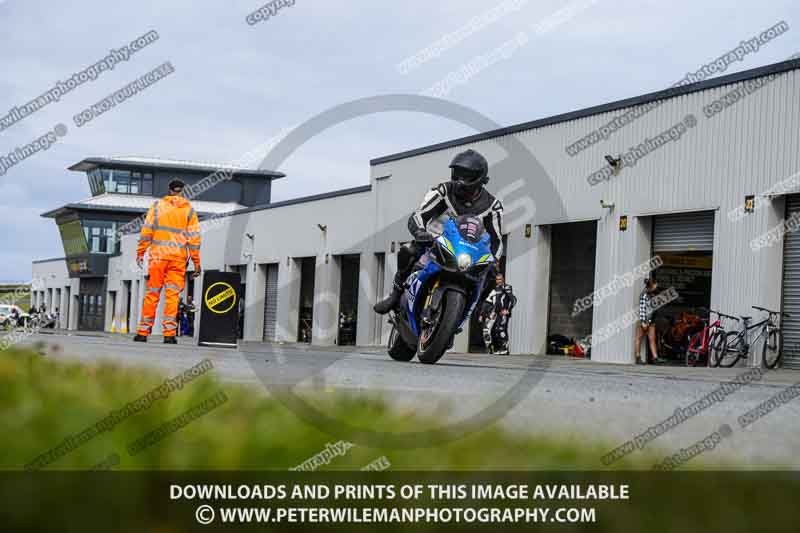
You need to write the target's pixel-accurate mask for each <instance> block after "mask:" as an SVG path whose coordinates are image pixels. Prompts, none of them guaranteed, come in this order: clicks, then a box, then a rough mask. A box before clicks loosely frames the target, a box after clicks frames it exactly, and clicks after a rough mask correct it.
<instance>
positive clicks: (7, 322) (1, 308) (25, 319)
mask: <svg viewBox="0 0 800 533" xmlns="http://www.w3.org/2000/svg"><path fill="white" fill-rule="evenodd" d="M14 311H16V312H17V316H18V318H17V319H16V320H15V318H14V314H15V313H14ZM30 319H31V315H29V314H28V313H26V312H25V311H23V310H22V308H21V307H20V306H18V305H10V304H0V327H3V328H9V327H12V328H13V327H16V326H17V325H26V324H28V323H29V322H30Z"/></svg>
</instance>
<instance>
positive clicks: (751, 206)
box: [744, 195, 756, 213]
mask: <svg viewBox="0 0 800 533" xmlns="http://www.w3.org/2000/svg"><path fill="white" fill-rule="evenodd" d="M755 207H756V197H755V196H753V195H750V196H745V197H744V212H745V213H752V212H753V211H755Z"/></svg>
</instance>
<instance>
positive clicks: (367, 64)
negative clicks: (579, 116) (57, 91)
mask: <svg viewBox="0 0 800 533" xmlns="http://www.w3.org/2000/svg"><path fill="white" fill-rule="evenodd" d="M279 1H280V0H279ZM288 3H290V2H287V4H288ZM263 5H265V2H260V1H253V0H216V1H211V0H194V1H188V0H185V1H184V0H169V1H165V0H161V1H142V0H140V1H137V2H120V3H116V2H113V3H112V2H107V1H99V0H97V1H95V0H70V1H69V2H63V1H55V0H51V1H45V0H0V26H1V27H2V30H1V31H0V50H2V66H3V76H2V77H1V78H0V117H2V116H4V115H6V113H8V111H9V110H10V109H11V108H12V107H14V106H16V105H22V104H24V103H26V102H28V101H30V100H31V99H33V98H35V97H36V96H38V95H39V94H41V93H42V92H44V91H46V90H48V89H49V88H50V87H52V86H53V85H54V84H55V82H56V81H58V80H66V79H67V78H69V77H71V76H72V74H73V73H76V72H78V71H80V70H82V69H85V68H86V67H88V66H89V65H92V64H94V63H96V62H97V61H99V60H100V59H102V58H103V57H104V56H106V54H108V53H109V50H110V49H112V48H114V49H118V48H120V47H122V46H123V45H125V44H127V43H129V42H130V41H131V40H133V39H135V38H136V37H138V36H140V35H142V34H144V33H146V32H148V31H150V30H155V31H157V32H158V34H159V37H160V38H159V39H158V40H157V41H156V42H155V43H153V44H151V45H150V46H148V47H146V48H145V49H143V50H141V51H139V52H137V53H136V54H134V55H132V56H131V57H130V58H129V59H128V60H127V61H125V62H121V63H120V64H118V65H117V66H116V68H114V70H112V71H110V72H104V73H102V74H101V75H100V76H99V77H98V78H97V79H96V80H95V81H88V82H86V83H84V84H82V85H80V86H78V87H76V88H75V89H74V90H72V91H71V92H70V93H69V94H67V95H65V96H64V97H63V98H62V99H61V100H60V101H59V102H55V103H52V104H50V105H48V106H47V107H45V108H44V109H41V110H39V111H38V112H36V113H35V114H33V115H31V116H29V117H27V118H25V119H24V120H22V121H20V122H19V123H16V124H14V125H13V126H11V127H9V128H8V129H6V130H5V131H3V132H1V133H0V155H6V154H8V153H9V152H11V151H13V150H14V149H15V148H16V147H17V146H21V145H25V144H27V143H30V142H31V141H32V140H34V139H36V138H38V137H40V136H42V135H43V134H45V133H46V132H48V131H52V130H53V128H54V127H55V125H57V124H59V123H62V124H65V125H67V126H68V134H67V135H66V136H65V137H63V138H61V139H60V140H59V142H58V143H56V144H55V145H53V146H52V147H51V148H50V149H49V150H47V151H43V152H41V153H38V154H35V155H34V156H32V157H31V158H29V159H27V160H25V161H22V162H21V163H19V164H17V165H16V166H14V167H12V168H11V169H9V170H8V172H7V173H6V174H5V175H4V176H0V207H1V208H2V213H3V214H2V225H1V226H0V227H1V228H2V237H3V238H2V249H0V281H27V280H29V279H30V275H31V266H30V263H31V260H33V259H41V258H50V257H61V256H63V248H62V246H61V241H60V239H59V237H58V230H57V228H56V226H55V223H54V222H53V221H52V220H50V219H43V218H41V217H40V215H41V213H43V212H45V211H47V210H50V209H53V208H55V207H58V206H61V205H63V204H65V203H68V202H71V201H77V200H81V199H84V198H87V197H88V196H89V189H88V185H87V182H86V179H85V176H84V175H83V174H78V173H73V172H69V171H67V170H66V168H67V167H68V166H70V165H72V164H73V163H75V162H77V161H79V160H81V159H83V158H85V157H90V156H110V155H116V156H121V155H140V156H153V157H165V158H177V159H189V160H200V161H220V162H225V161H232V160H236V159H238V158H240V157H241V156H242V155H243V154H245V153H247V152H248V151H250V150H251V149H252V148H253V147H255V146H257V145H259V144H261V143H263V142H264V141H265V140H267V139H269V138H271V137H273V136H274V135H276V134H277V133H278V132H279V131H281V130H282V129H284V128H286V127H289V126H292V125H295V124H298V123H300V122H302V121H304V120H306V119H308V118H310V117H312V116H314V115H315V114H317V113H319V112H321V111H324V110H326V109H328V108H330V107H332V106H335V105H337V104H340V103H343V102H346V101H349V100H352V99H356V98H362V97H368V96H374V95H378V94H388V93H420V92H422V91H425V90H426V89H428V88H429V87H431V86H433V85H434V84H436V83H437V82H439V81H440V80H442V79H444V78H445V77H446V76H447V75H448V73H450V72H453V71H457V70H458V69H460V68H461V67H462V66H463V65H465V64H467V63H469V62H470V61H472V60H473V59H475V58H476V57H478V56H481V55H484V54H489V53H491V52H492V51H493V50H496V49H498V47H501V46H503V45H504V44H506V43H510V42H511V43H513V42H515V41H512V39H515V38H516V37H517V36H519V35H520V33H521V32H524V35H525V36H526V37H527V41H525V42H524V44H522V45H514V46H511V47H507V48H506V50H507V51H509V53H507V54H506V55H507V58H502V59H501V60H499V61H497V62H496V63H494V64H493V65H491V66H490V67H488V68H486V69H485V70H483V71H481V72H480V73H478V74H476V75H475V76H474V77H472V79H470V80H469V81H468V82H467V83H466V84H462V85H458V86H454V87H452V88H451V90H450V91H449V93H448V94H447V95H446V98H447V99H450V100H453V101H456V102H458V103H461V104H464V105H467V106H470V107H471V108H473V109H476V110H478V111H480V112H482V113H484V114H485V115H487V116H489V117H490V118H492V119H493V120H494V121H496V122H497V123H499V124H502V125H508V124H514V123H518V122H524V121H529V120H533V119H537V118H542V117H547V116H550V115H554V114H558V113H563V112H566V111H572V110H576V109H580V108H584V107H588V106H592V105H596V104H601V103H605V102H609V101H613V100H618V99H621V98H625V97H630V96H636V95H639V94H643V93H647V92H651V91H655V90H658V89H663V88H666V87H668V86H669V85H671V84H672V83H674V82H675V81H677V80H678V79H680V78H681V77H682V76H683V75H685V74H686V73H687V72H688V71H693V70H695V69H697V68H698V67H700V66H701V65H703V64H704V63H706V62H708V61H711V60H713V59H715V58H716V57H718V56H719V55H721V54H723V53H725V52H727V51H729V50H731V49H732V48H734V47H735V46H736V45H737V44H739V42H740V41H741V40H744V39H748V38H750V37H752V36H755V35H757V34H758V33H760V32H761V31H762V30H764V29H766V28H768V27H770V26H772V25H774V24H776V23H777V22H779V21H782V20H783V21H786V22H787V23H788V24H789V25H790V27H791V30H790V31H789V32H788V33H785V34H784V35H782V36H780V37H778V38H777V39H775V40H774V41H772V42H770V43H769V44H768V45H766V46H764V47H763V48H762V49H761V50H760V51H759V52H758V53H755V54H749V55H748V56H747V57H745V59H744V60H743V61H742V62H739V63H735V64H734V65H732V66H731V67H730V68H729V69H728V71H727V72H726V73H730V72H736V71H739V70H745V69H749V68H753V67H757V66H760V65H765V64H769V63H774V62H777V61H781V60H784V59H786V58H787V57H788V56H790V55H792V54H794V53H796V52H798V51H800V33H799V32H800V28H798V27H796V25H800V16H798V15H800V2H797V1H796V0H758V1H756V0H739V1H737V2H730V0H725V1H723V0H711V1H697V0H694V1H693V0H677V1H670V2H664V1H663V0H637V1H634V0H572V1H567V0H529V1H526V0H500V1H496V0H484V1H480V0H439V1H431V0H404V1H402V2H397V1H392V2H389V1H383V0H348V1H347V2H337V1H332V0H295V1H294V5H291V6H289V5H286V6H284V7H281V8H280V9H279V10H278V11H277V13H276V14H275V15H273V16H271V17H270V18H269V19H268V20H264V21H261V22H259V23H257V24H255V25H249V24H248V23H247V21H246V17H247V15H248V14H250V13H252V12H253V11H255V10H256V9H258V8H259V7H261V6H263ZM498 6H500V7H498ZM493 8H496V9H498V11H495V13H500V12H505V13H506V14H505V15H504V16H500V17H499V18H498V17H495V19H496V20H494V21H492V22H490V23H488V24H485V25H484V24H483V23H481V24H480V25H483V26H484V27H481V28H480V29H478V30H477V31H474V30H464V31H462V32H460V33H457V32H459V30H460V29H462V28H465V27H468V24H469V23H470V21H471V20H472V19H473V18H474V17H480V16H481V15H482V14H485V13H487V11H489V10H492V9H493ZM483 20H485V19H483ZM454 33H455V34H457V35H458V38H457V39H454V40H456V41H460V42H457V43H453V44H451V45H450V47H449V49H447V50H444V51H442V53H441V54H440V55H439V56H438V57H434V58H431V59H430V60H429V61H427V62H425V63H424V64H422V65H419V66H417V67H416V68H413V69H412V70H411V71H410V72H407V73H406V72H405V71H404V70H403V69H400V68H398V64H399V63H400V62H402V61H403V60H404V59H406V58H408V57H410V56H413V55H414V54H417V53H418V52H420V51H421V50H423V49H424V48H426V47H427V46H429V45H431V44H433V43H435V42H437V41H438V40H440V39H442V38H443V37H445V36H446V35H449V34H454ZM165 61H169V62H171V63H172V65H173V66H174V69H175V72H174V73H173V74H171V75H169V76H168V77H166V78H165V79H163V80H161V81H159V82H158V83H156V84H155V85H153V86H152V87H150V88H148V89H147V90H145V91H143V92H142V93H140V94H138V95H136V96H135V97H133V98H132V99H130V100H128V101H126V102H124V103H122V104H120V105H119V106H117V107H115V108H113V109H111V110H110V111H108V112H107V113H105V114H103V115H102V116H100V117H97V118H95V119H94V120H93V121H92V122H91V123H89V124H87V125H84V126H83V127H81V128H78V127H76V126H75V124H74V122H73V120H72V117H73V116H74V115H75V114H77V113H78V112H80V111H81V110H83V109H85V108H86V107H88V106H89V105H91V104H93V103H96V102H97V101H99V100H100V99H102V98H104V97H105V96H107V95H108V94H110V93H112V92H114V91H115V90H117V89H119V88H121V87H123V86H124V85H126V84H128V83H130V82H132V81H134V80H135V79H136V78H138V77H139V76H141V75H143V74H145V73H146V72H148V71H150V70H152V69H154V68H155V67H157V66H159V65H161V64H162V63H164V62H165ZM470 133H473V132H472V131H469V130H467V129H466V128H465V127H464V126H461V125H459V124H455V123H449V122H447V121H444V120H442V119H435V118H431V117H426V116H423V115H411V114H401V113H393V114H382V115H375V116H370V117H366V118H362V119H358V120H355V121H352V122H350V123H348V124H345V125H341V126H337V127H336V128H333V129H331V130H328V131H327V132H325V133H324V134H323V135H320V136H319V137H317V138H315V139H314V140H313V141H312V142H310V143H308V144H307V145H305V146H304V147H303V148H302V150H301V151H300V152H298V153H297V154H295V155H294V156H292V158H291V159H289V160H288V161H287V162H286V163H285V164H284V166H283V168H280V169H277V170H281V171H283V172H285V173H286V174H288V177H287V178H285V179H283V180H280V181H278V182H276V184H275V187H274V193H273V199H275V200H281V199H287V198H292V197H296V196H303V195H306V194H313V193H318V192H323V191H326V190H333V189H339V188H344V187H352V186H356V185H361V184H365V183H367V182H368V176H369V163H368V162H369V159H371V158H374V157H378V156H381V155H386V154H389V153H394V152H397V151H401V150H405V149H409V148H413V147H417V146H422V145H426V144H430V143H432V142H438V141H443V140H447V139H449V138H453V137H457V136H462V135H466V134H470ZM420 194H422V191H421V192H420Z"/></svg>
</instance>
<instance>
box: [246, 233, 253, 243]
mask: <svg viewBox="0 0 800 533" xmlns="http://www.w3.org/2000/svg"><path fill="white" fill-rule="evenodd" d="M244 236H245V237H247V238H248V239H250V240H251V241H252V240H253V239H255V238H256V236H255V235H253V234H252V233H245V234H244Z"/></svg>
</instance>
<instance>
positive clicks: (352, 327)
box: [336, 254, 361, 346]
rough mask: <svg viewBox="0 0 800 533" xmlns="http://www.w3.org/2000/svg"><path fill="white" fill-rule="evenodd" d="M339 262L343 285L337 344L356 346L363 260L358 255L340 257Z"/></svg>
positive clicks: (341, 285)
mask: <svg viewBox="0 0 800 533" xmlns="http://www.w3.org/2000/svg"><path fill="white" fill-rule="evenodd" d="M337 261H339V272H340V273H341V283H340V284H339V287H340V288H339V331H338V334H337V338H336V343H337V344H339V345H342V346H355V344H356V323H357V322H358V275H359V270H360V268H361V258H360V256H359V255H358V254H353V255H340V256H338V257H337Z"/></svg>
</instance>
